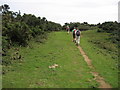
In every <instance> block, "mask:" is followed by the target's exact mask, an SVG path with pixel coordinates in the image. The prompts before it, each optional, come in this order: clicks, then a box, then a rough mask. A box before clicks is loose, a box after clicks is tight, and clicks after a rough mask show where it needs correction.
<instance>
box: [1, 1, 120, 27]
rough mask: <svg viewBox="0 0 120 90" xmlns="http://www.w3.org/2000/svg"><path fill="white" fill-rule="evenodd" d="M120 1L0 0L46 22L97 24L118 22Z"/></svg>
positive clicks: (12, 8) (14, 8)
mask: <svg viewBox="0 0 120 90" xmlns="http://www.w3.org/2000/svg"><path fill="white" fill-rule="evenodd" d="M119 1H120V0H0V4H1V5H2V4H8V5H9V6H10V10H12V11H15V12H18V11H19V10H20V11H21V14H23V13H26V14H34V15H35V16H37V17H38V16H40V17H46V18H47V20H48V21H53V22H56V23H60V24H62V25H63V24H64V23H66V22H81V23H82V22H88V23H89V24H97V23H99V22H100V23H102V22H105V21H118V2H119Z"/></svg>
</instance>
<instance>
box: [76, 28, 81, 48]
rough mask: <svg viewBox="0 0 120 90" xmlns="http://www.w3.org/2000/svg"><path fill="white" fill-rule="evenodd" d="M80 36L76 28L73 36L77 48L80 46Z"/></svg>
mask: <svg viewBox="0 0 120 90" xmlns="http://www.w3.org/2000/svg"><path fill="white" fill-rule="evenodd" d="M80 35H81V31H80V30H79V29H78V28H77V30H76V33H75V36H76V45H77V46H78V45H79V44H80Z"/></svg>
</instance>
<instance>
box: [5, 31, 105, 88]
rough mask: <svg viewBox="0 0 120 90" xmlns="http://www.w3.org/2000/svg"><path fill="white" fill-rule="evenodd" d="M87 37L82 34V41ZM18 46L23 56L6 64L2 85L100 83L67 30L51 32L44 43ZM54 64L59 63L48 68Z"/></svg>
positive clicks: (56, 86)
mask: <svg viewBox="0 0 120 90" xmlns="http://www.w3.org/2000/svg"><path fill="white" fill-rule="evenodd" d="M84 40H86V39H84V36H83V39H82V43H83V44H82V45H84V42H85V41H84ZM83 41H84V42H83ZM14 48H15V47H14ZM14 48H13V49H11V50H10V51H9V55H10V56H9V57H11V55H12V53H13V52H15V50H14ZM19 49H20V52H19V53H20V54H21V56H22V58H23V60H22V61H16V60H13V62H14V63H13V64H12V65H9V66H7V67H6V66H3V69H4V70H5V74H4V75H3V88H93V87H98V86H99V84H98V83H97V82H96V81H95V80H94V77H93V76H92V74H91V73H90V71H91V70H90V69H89V67H88V66H87V64H86V62H85V61H84V59H83V57H82V55H81V54H80V52H79V50H78V48H77V47H76V46H75V44H74V43H73V42H72V36H71V35H68V34H67V33H66V32H52V33H50V34H49V36H48V39H47V41H46V42H45V43H36V42H34V41H31V42H30V47H27V48H25V47H21V48H19ZM7 58H8V57H7ZM9 59H10V58H9ZM54 64H57V65H58V67H56V68H49V67H50V66H52V65H54ZM100 68H101V67H100ZM98 70H99V69H98ZM103 71H105V70H103Z"/></svg>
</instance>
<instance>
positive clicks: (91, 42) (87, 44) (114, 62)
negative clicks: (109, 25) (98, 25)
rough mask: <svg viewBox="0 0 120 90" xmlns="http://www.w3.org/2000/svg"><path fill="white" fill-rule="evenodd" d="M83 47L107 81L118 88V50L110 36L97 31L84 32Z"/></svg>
mask: <svg viewBox="0 0 120 90" xmlns="http://www.w3.org/2000/svg"><path fill="white" fill-rule="evenodd" d="M81 47H82V48H83V49H84V51H85V52H86V53H87V55H88V56H89V58H90V59H91V60H92V64H93V65H94V67H95V68H96V71H97V72H99V73H100V75H101V76H103V77H104V78H105V81H106V82H108V83H110V84H111V85H112V86H113V87H118V48H117V45H115V44H114V43H112V42H111V41H110V40H109V34H108V33H97V31H96V30H89V31H83V32H82V38H81Z"/></svg>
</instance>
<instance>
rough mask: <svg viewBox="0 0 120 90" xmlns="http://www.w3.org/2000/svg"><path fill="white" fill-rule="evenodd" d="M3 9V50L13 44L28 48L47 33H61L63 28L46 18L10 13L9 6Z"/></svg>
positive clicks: (2, 7) (5, 5)
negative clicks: (27, 46) (34, 39)
mask: <svg viewBox="0 0 120 90" xmlns="http://www.w3.org/2000/svg"><path fill="white" fill-rule="evenodd" d="M0 7H1V9H2V46H3V50H4V51H5V50H6V49H8V48H10V46H12V45H13V44H17V45H22V46H26V45H27V44H28V41H29V40H31V39H32V38H35V37H36V36H38V35H45V33H47V32H51V31H59V30H61V28H62V26H61V25H60V24H58V23H55V22H52V21H48V20H47V19H46V18H45V17H42V18H41V17H36V16H35V15H32V14H25V13H24V15H21V12H20V11H19V12H13V11H10V7H9V5H7V4H4V5H2V6H0Z"/></svg>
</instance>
